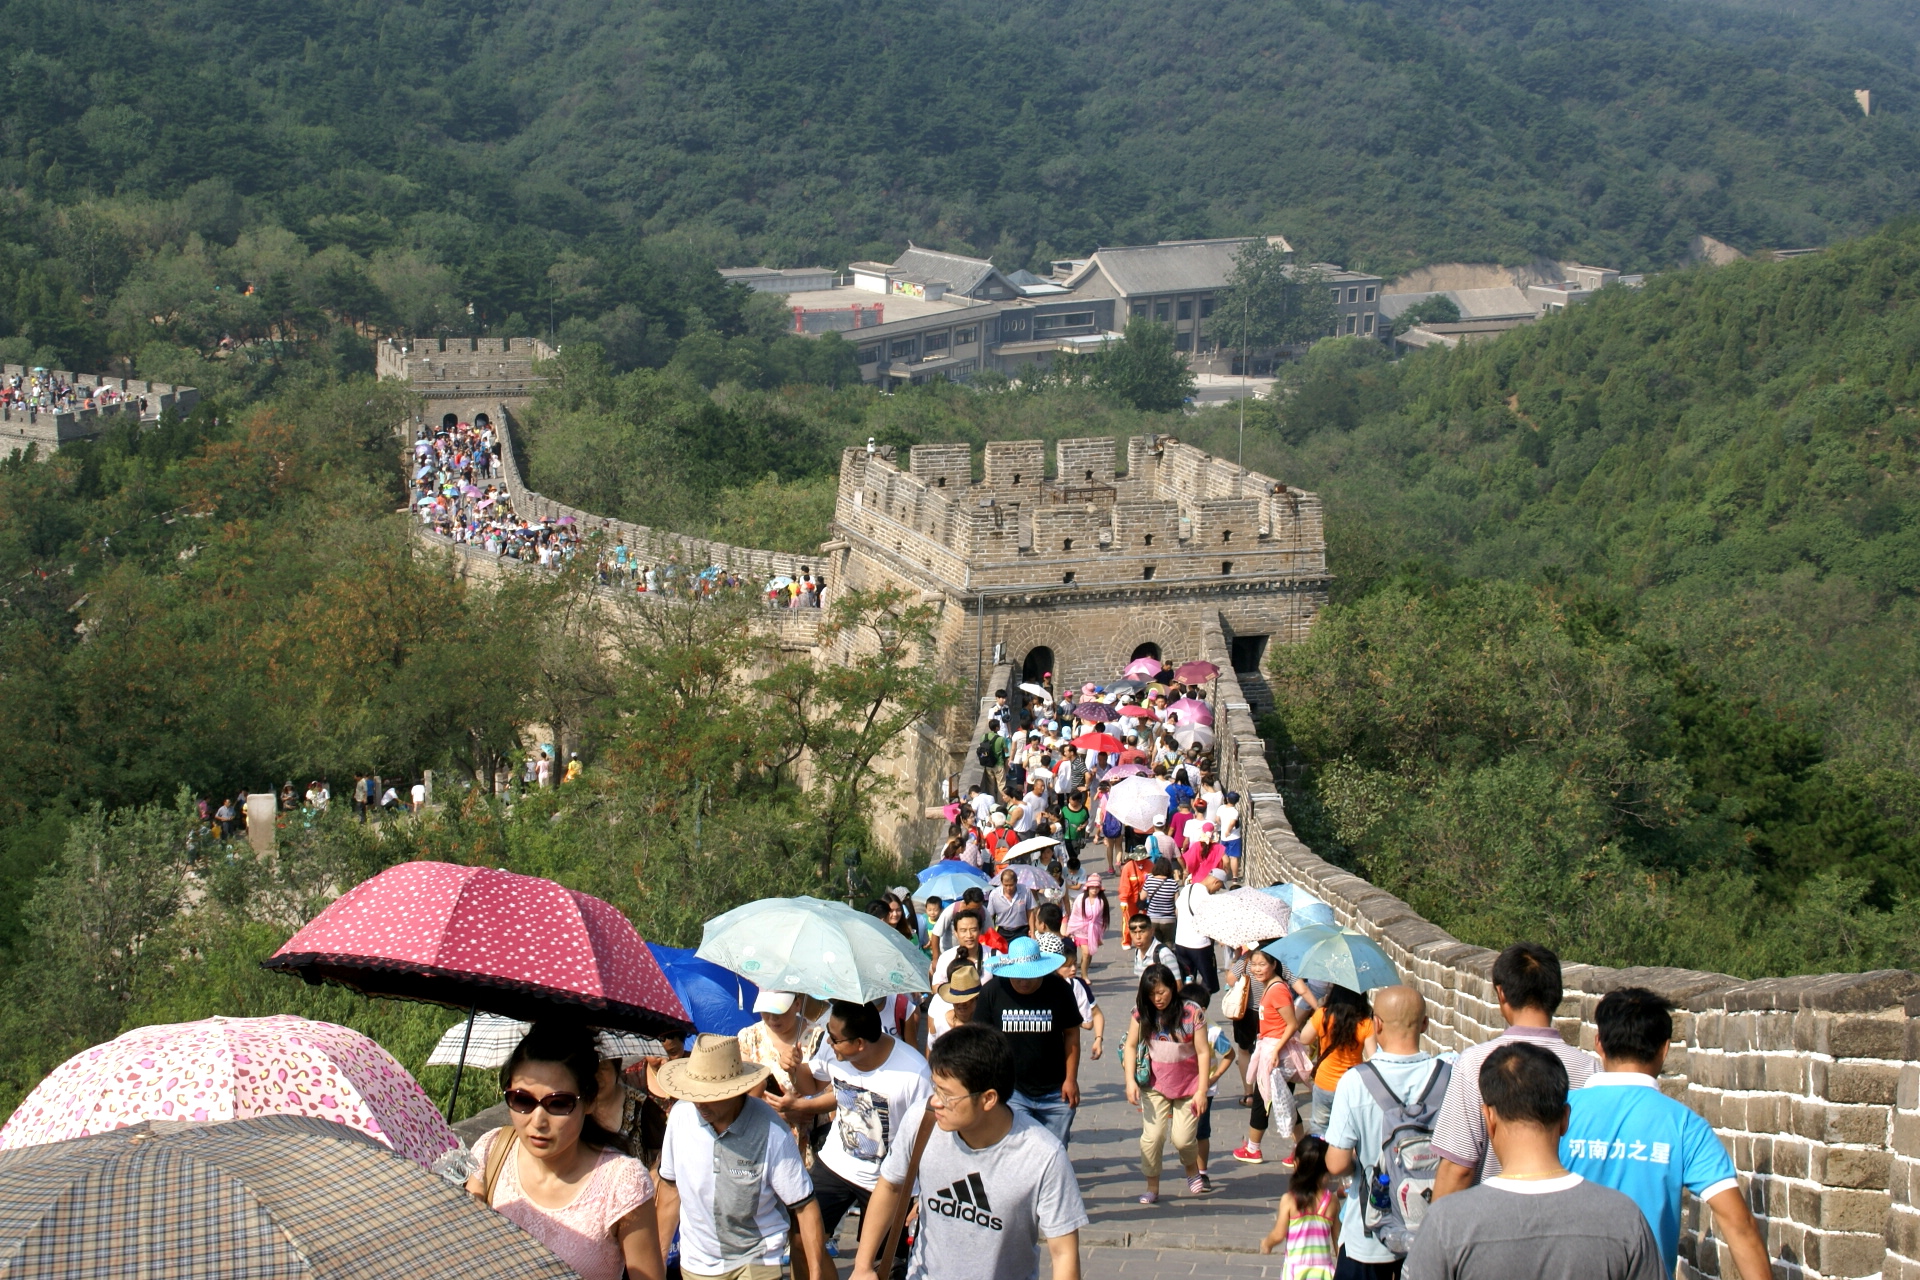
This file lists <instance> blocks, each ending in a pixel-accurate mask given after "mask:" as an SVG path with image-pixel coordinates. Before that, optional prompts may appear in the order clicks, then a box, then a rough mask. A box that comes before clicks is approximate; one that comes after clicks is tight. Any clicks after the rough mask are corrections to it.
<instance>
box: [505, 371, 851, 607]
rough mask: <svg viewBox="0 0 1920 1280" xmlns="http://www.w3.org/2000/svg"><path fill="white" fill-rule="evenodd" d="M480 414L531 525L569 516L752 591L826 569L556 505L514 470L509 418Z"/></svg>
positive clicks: (812, 561) (656, 557) (658, 557)
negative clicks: (720, 573) (495, 432)
mask: <svg viewBox="0 0 1920 1280" xmlns="http://www.w3.org/2000/svg"><path fill="white" fill-rule="evenodd" d="M494 341H500V339H494ZM486 412H487V414H488V417H489V418H490V419H491V420H492V421H493V422H494V423H496V424H497V425H498V427H499V439H500V464H501V470H502V471H503V472H504V473H505V479H506V486H507V492H508V494H509V496H510V497H511V498H512V501H513V511H514V514H515V515H516V516H518V517H519V518H521V519H523V520H529V521H532V522H534V523H536V524H537V523H539V522H540V521H542V520H546V519H552V520H554V521H555V522H558V521H560V520H562V519H564V518H567V517H571V518H572V520H573V525H574V528H575V529H576V530H577V531H579V532H581V533H583V534H584V533H591V532H600V533H604V534H605V535H607V536H608V537H612V538H616V539H618V540H619V541H621V542H622V543H624V544H625V545H626V546H627V547H628V549H629V550H632V551H637V552H639V553H640V554H641V555H642V557H643V559H650V560H653V561H657V562H661V563H664V562H665V561H666V560H667V559H668V558H669V557H672V556H678V557H679V560H680V563H681V564H682V565H683V566H685V567H686V568H689V569H694V570H698V569H704V568H706V567H708V566H709V565H718V566H719V567H720V568H722V569H726V570H729V571H731V572H733V573H737V574H739V575H741V576H742V577H744V578H746V579H748V580H749V581H750V582H751V583H752V585H753V586H754V587H756V588H758V587H762V586H764V585H765V584H766V582H768V581H769V580H771V579H772V578H775V577H777V576H779V575H781V574H785V575H786V576H788V577H791V578H795V579H798V578H800V577H801V576H802V575H803V574H804V573H806V572H807V571H809V570H811V571H812V573H813V574H814V577H815V579H816V580H818V579H819V578H820V576H821V573H822V571H823V570H824V569H825V567H826V559H825V557H824V556H823V555H819V554H815V555H803V554H798V553H795V552H788V551H764V550H761V549H759V548H755V547H736V546H733V545H732V544H730V543H725V542H716V541H714V540H713V539H711V538H696V537H693V536H691V535H689V534H684V533H671V532H669V531H667V530H664V529H655V528H652V527H650V526H648V525H642V524H634V523H633V522H632V521H629V520H618V519H615V518H613V517H612V516H599V515H593V514H591V513H590V512H586V511H582V510H581V509H580V508H578V507H570V506H568V505H567V504H566V503H564V502H556V501H555V500H554V499H552V498H549V497H546V496H545V495H544V494H541V493H538V492H536V491H534V490H533V489H532V488H530V487H528V485H527V482H526V476H525V474H524V473H523V472H522V470H521V468H520V457H519V453H518V451H517V450H516V449H515V447H514V442H513V419H512V416H511V414H509V412H508V410H507V406H506V405H505V404H504V403H502V402H499V401H494V402H493V403H492V404H491V406H490V408H489V409H488V410H486Z"/></svg>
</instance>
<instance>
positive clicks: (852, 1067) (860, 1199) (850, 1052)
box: [789, 1000, 944, 1275]
mask: <svg viewBox="0 0 1920 1280" xmlns="http://www.w3.org/2000/svg"><path fill="white" fill-rule="evenodd" d="M943 1039H944V1037H943ZM793 1084H794V1090H795V1092H797V1093H798V1094H800V1096H801V1097H803V1098H805V1099H807V1101H805V1102H803V1103H801V1104H800V1105H799V1106H798V1107H796V1108H794V1109H793V1111H791V1112H789V1116H790V1117H791V1116H792V1115H794V1114H802V1115H804V1114H808V1113H813V1114H820V1115H825V1114H828V1113H831V1114H832V1116H833V1127H832V1129H831V1131H830V1132H829V1133H828V1134H827V1136H826V1140H825V1141H824V1142H822V1143H821V1144H820V1151H819V1157H818V1159H816V1160H815V1161H814V1164H813V1190H814V1195H815V1196H816V1197H817V1198H818V1199H819V1202H820V1218H821V1222H822V1224H823V1225H824V1226H825V1228H826V1232H827V1238H828V1239H829V1240H831V1239H832V1238H833V1237H834V1235H835V1233H836V1232H838V1231H839V1230H840V1220H841V1219H842V1218H844V1217H846V1216H847V1211H848V1210H849V1209H851V1208H853V1207H854V1206H855V1205H859V1206H860V1208H861V1212H862V1213H863V1214H864V1213H865V1212H866V1206H867V1200H868V1198H869V1197H870V1196H871V1195H872V1194H873V1188H874V1184H875V1183H876V1182H877V1181H878V1180H879V1177H880V1163H881V1161H883V1160H884V1159H886V1157H887V1153H888V1152H889V1151H890V1150H892V1148H893V1144H894V1143H896V1142H899V1141H902V1140H905V1141H911V1137H910V1136H909V1137H905V1138H903V1130H902V1128H901V1125H902V1122H903V1118H904V1117H905V1116H906V1114H907V1113H908V1112H909V1111H912V1110H914V1109H915V1108H916V1107H918V1106H919V1105H920V1104H921V1103H923V1102H925V1101H926V1100H927V1095H928V1094H929V1093H930V1092H932V1089H933V1081H932V1077H931V1076H929V1075H928V1074H927V1060H926V1059H925V1058H922V1057H921V1056H920V1055H919V1054H918V1053H916V1052H914V1050H913V1049H911V1048H910V1047H908V1046H907V1045H905V1044H902V1043H901V1042H900V1041H898V1040H895V1039H894V1038H893V1037H892V1036H889V1035H887V1034H886V1033H885V1032H884V1031H882V1030H881V1029H880V1011H879V1010H878V1009H876V1008H874V1007H873V1006H872V1005H867V1004H855V1003H852V1002H849V1001H845V1000H836V1001H834V1002H833V1004H832V1005H831V1007H830V1008H829V1010H828V1013H827V1038H826V1043H825V1044H824V1045H823V1046H821V1048H820V1050H819V1051H818V1052H816V1053H815V1054H814V1056H813V1057H812V1058H810V1059H808V1060H807V1061H806V1062H803V1063H801V1064H799V1065H798V1066H797V1067H795V1068H794V1072H793ZM894 1265H895V1274H896V1275H903V1274H904V1267H905V1259H904V1258H896V1259H895V1264H894Z"/></svg>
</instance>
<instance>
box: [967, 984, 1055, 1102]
mask: <svg viewBox="0 0 1920 1280" xmlns="http://www.w3.org/2000/svg"><path fill="white" fill-rule="evenodd" d="M972 1021H973V1022H974V1023H975V1024H976V1025H979V1026H986V1027H998V1028H1000V1030H1002V1031H1004V1032H1006V1033H1007V1039H1009V1040H1010V1041H1012V1042H1013V1071H1014V1075H1013V1078H1014V1087H1015V1088H1016V1089H1018V1090H1019V1091H1020V1092H1021V1093H1024V1094H1026V1095H1027V1096H1028V1097H1030V1098H1038V1097H1041V1096H1043V1095H1045V1094H1049V1093H1058V1092H1059V1091H1060V1086H1061V1085H1062V1084H1063V1083H1065V1081H1066V1078H1067V1044H1066V1038H1067V1032H1069V1031H1071V1030H1074V1029H1075V1028H1077V1027H1078V1026H1079V1025H1080V1002H1079V1001H1078V1000H1075V999H1074V998H1073V988H1072V987H1070V986H1068V985H1067V980H1066V979H1065V978H1062V977H1061V976H1060V975H1059V974H1057V973H1050V974H1048V975H1047V976H1046V977H1044V978H1042V979H1040V989H1039V990H1037V991H1035V992H1034V993H1033V994H1032V995H1030V996H1023V995H1021V994H1020V993H1019V992H1018V991H1015V990H1014V989H1013V983H1012V981H1011V980H1010V979H1007V978H992V979H989V980H988V982H987V985H986V986H985V987H984V988H983V989H982V990H981V992H980V995H979V998H978V999H977V1000H976V1001H975V1003H974V1006H973V1019H972Z"/></svg>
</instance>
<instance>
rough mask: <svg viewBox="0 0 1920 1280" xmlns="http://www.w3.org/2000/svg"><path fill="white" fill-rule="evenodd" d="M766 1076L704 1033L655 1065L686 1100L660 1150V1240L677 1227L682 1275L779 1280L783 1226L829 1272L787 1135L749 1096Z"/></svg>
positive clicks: (723, 1039)
mask: <svg viewBox="0 0 1920 1280" xmlns="http://www.w3.org/2000/svg"><path fill="white" fill-rule="evenodd" d="M771 1075H772V1071H771V1069H770V1068H768V1067H766V1066H764V1065H759V1064H755V1063H751V1062H747V1061H745V1060H743V1059H742V1058H741V1056H740V1042H739V1041H738V1040H736V1039H734V1038H733V1037H732V1036H713V1035H703V1036H701V1037H700V1038H699V1039H698V1040H697V1041H695V1042H694V1046H693V1052H692V1053H691V1054H689V1055H688V1056H687V1057H685V1058H682V1059H680V1060H679V1061H677V1062H669V1063H668V1064H667V1065H666V1066H664V1067H662V1068H660V1085H661V1087H662V1088H663V1089H665V1090H666V1092H667V1093H668V1094H669V1095H670V1096H671V1097H673V1098H676V1099H678V1100H679V1101H681V1102H685V1103H688V1104H689V1105H687V1106H684V1107H675V1108H674V1109H673V1112H672V1114H671V1115H670V1116H669V1117H668V1119H667V1136H666V1142H665V1144H664V1145H663V1146H662V1148H661V1151H660V1226H659V1231H660V1236H661V1238H662V1239H671V1238H672V1236H673V1232H674V1229H675V1228H676V1227H677V1228H679V1231H680V1274H681V1275H682V1276H684V1277H686V1278H687V1280H718V1278H719V1277H723V1276H724V1277H728V1278H729V1280H778V1278H779V1275H780V1255H781V1254H782V1253H784V1252H786V1249H787V1232H788V1224H789V1221H791V1223H792V1226H793V1229H794V1231H795V1234H797V1235H798V1236H799V1247H798V1248H797V1249H796V1250H795V1252H796V1253H800V1252H804V1254H805V1255H806V1265H807V1273H808V1274H809V1275H813V1276H822V1277H824V1276H831V1275H833V1274H834V1265H833V1261H832V1259H830V1258H829V1257H828V1256H827V1234H826V1229H825V1227H823V1226H822V1225H821V1220H820V1206H819V1205H818V1204H817V1203H815V1201H814V1198H813V1180H812V1179H811V1178H810V1177H808V1176H807V1168H806V1165H805V1164H804V1163H803V1162H802V1160H801V1158H800V1148H799V1145H798V1144H797V1143H795V1141H794V1139H793V1131H792V1130H791V1129H789V1128H788V1127H787V1124H786V1122H785V1121H784V1120H782V1119H781V1118H780V1116H779V1115H778V1114H777V1113H776V1112H775V1111H774V1109H773V1108H772V1107H770V1106H768V1105H767V1104H766V1103H765V1102H762V1101H761V1100H760V1099H759V1098H756V1097H753V1096H752V1094H753V1091H754V1090H756V1089H758V1088H760V1087H761V1086H762V1085H764V1084H765V1083H766V1082H767V1080H768V1078H769V1077H770V1076H771Z"/></svg>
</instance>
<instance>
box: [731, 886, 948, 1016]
mask: <svg viewBox="0 0 1920 1280" xmlns="http://www.w3.org/2000/svg"><path fill="white" fill-rule="evenodd" d="M694 954H695V955H696V956H698V957H699V958H700V959H702V960H711V961H713V963H715V964H717V965H719V966H720V967H721V968H723V969H727V970H729V971H731V972H733V973H737V974H739V975H740V976H741V977H743V978H746V979H748V980H749V981H751V982H753V983H754V984H755V985H756V986H758V987H759V988H760V989H761V990H762V991H798V992H800V993H802V994H803V995H810V996H815V997H818V998H819V999H822V1000H853V1001H858V1002H860V1003H862V1004H864V1003H866V1002H868V1001H871V1000H878V999H880V998H881V997H882V996H890V995H895V994H897V993H899V992H902V991H930V990H932V988H931V987H929V986H928V985H927V958H926V956H925V955H924V954H922V953H921V951H920V949H919V948H918V947H916V946H914V945H913V943H912V941H911V940H910V939H908V938H907V937H906V936H905V935H903V934H900V933H897V932H895V931H894V930H892V929H890V928H888V927H887V925H886V923H885V922H884V921H880V920H876V919H875V918H874V917H872V916H870V915H868V914H867V913H866V912H864V911H855V910H854V909H853V908H852V907H849V906H847V905H846V904H845V903H843V902H824V901H822V900H821V899H819V898H762V899H761V900H760V901H758V902H749V903H748V904H747V905H746V906H744V907H735V908H734V909H733V910H731V911H729V912H727V913H726V914H725V915H723V916H716V917H715V918H714V919H712V920H709V921H707V925H706V928H705V929H704V930H703V931H702V933H701V935H700V949H699V950H698V951H696V952H694Z"/></svg>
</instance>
